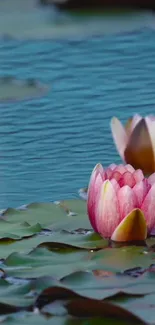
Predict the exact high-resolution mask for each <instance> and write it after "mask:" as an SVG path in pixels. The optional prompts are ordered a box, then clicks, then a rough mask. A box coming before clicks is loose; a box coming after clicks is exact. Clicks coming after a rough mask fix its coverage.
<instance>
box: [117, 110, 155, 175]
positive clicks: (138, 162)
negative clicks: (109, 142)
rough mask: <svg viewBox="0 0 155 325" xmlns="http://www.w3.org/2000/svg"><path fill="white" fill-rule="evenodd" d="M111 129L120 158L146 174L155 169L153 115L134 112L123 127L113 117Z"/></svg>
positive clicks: (154, 123) (154, 127) (154, 118)
mask: <svg viewBox="0 0 155 325" xmlns="http://www.w3.org/2000/svg"><path fill="white" fill-rule="evenodd" d="M111 130H112V134H113V138H114V141H115V144H116V147H117V150H118V152H119V154H120V156H121V157H122V159H123V160H124V161H125V162H127V163H128V164H131V165H132V166H133V167H134V168H136V169H138V168H140V169H142V170H143V172H144V174H146V175H148V174H151V173H153V172H154V171H155V117H152V116H147V117H145V118H142V117H141V116H140V115H138V114H136V115H135V116H134V117H133V118H131V119H130V120H128V122H127V124H126V126H125V127H124V126H123V125H122V123H121V122H120V121H119V120H118V119H117V118H116V117H113V118H112V120H111Z"/></svg>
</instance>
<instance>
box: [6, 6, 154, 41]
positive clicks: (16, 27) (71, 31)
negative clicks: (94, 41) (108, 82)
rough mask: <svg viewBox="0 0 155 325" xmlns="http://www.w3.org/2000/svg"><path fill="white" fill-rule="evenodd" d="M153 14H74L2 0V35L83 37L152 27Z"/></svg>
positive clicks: (42, 37)
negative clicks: (90, 15) (91, 15)
mask: <svg viewBox="0 0 155 325" xmlns="http://www.w3.org/2000/svg"><path fill="white" fill-rule="evenodd" d="M151 23H152V25H153V24H154V19H153V17H152V15H151V14H150V13H148V12H147V13H141V12H126V13H124V15H122V14H120V13H118V15H115V16H114V15H113V14H111V13H108V14H107V13H105V14H104V13H103V14H102V15H100V16H99V15H98V14H96V15H94V16H93V19H92V17H89V16H88V15H84V17H82V16H79V15H78V16H73V15H70V14H64V13H60V12H58V11H57V10H55V9H54V7H51V8H49V7H47V8H46V7H44V8H43V7H42V6H39V4H38V5H37V4H36V0H27V1H20V0H5V1H1V2H0V36H1V37H3V38H4V39H5V40H10V39H12V38H18V39H21V38H22V39H27V38H29V39H47V38H48V39H49V38H64V37H65V38H66V37H67V38H68V37H71V38H72V37H74V38H75V37H78V38H79V37H83V36H89V35H92V34H99V35H103V34H104V35H105V34H111V33H120V32H127V31H133V30H136V29H140V28H144V27H145V26H146V27H148V26H149V25H150V27H151Z"/></svg>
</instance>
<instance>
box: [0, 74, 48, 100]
mask: <svg viewBox="0 0 155 325" xmlns="http://www.w3.org/2000/svg"><path fill="white" fill-rule="evenodd" d="M47 90H48V87H47V86H45V85H42V84H41V83H39V82H38V81H37V80H35V79H26V80H18V79H16V78H14V77H13V76H4V77H3V76H1V77H0V101H18V100H25V99H29V98H35V97H38V96H43V95H44V94H45V93H46V92H47Z"/></svg>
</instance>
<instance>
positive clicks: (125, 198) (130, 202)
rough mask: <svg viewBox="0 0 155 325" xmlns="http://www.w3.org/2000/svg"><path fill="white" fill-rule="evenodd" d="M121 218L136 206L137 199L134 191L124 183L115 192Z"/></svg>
mask: <svg viewBox="0 0 155 325" xmlns="http://www.w3.org/2000/svg"><path fill="white" fill-rule="evenodd" d="M117 197H118V201H119V210H120V216H121V220H122V219H123V218H125V217H126V216H127V215H128V214H129V213H130V212H131V211H132V210H133V209H135V208H136V207H137V200H136V195H135V193H134V191H133V190H132V189H131V188H130V187H129V186H128V185H125V186H123V187H121V188H120V190H119V191H118V193H117Z"/></svg>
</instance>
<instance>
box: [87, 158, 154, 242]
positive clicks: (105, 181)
mask: <svg viewBox="0 0 155 325" xmlns="http://www.w3.org/2000/svg"><path fill="white" fill-rule="evenodd" d="M87 195H88V197H87V211H88V216H89V219H90V223H91V225H92V227H93V229H94V230H95V231H96V232H98V233H99V234H100V235H101V236H103V237H104V238H111V239H112V240H114V241H121V242H126V241H134V240H135V241H136V240H145V239H146V237H147V234H150V233H151V231H152V230H153V228H154V227H155V173H154V174H152V175H151V176H150V177H149V178H148V179H146V178H144V175H143V172H142V171H141V170H140V169H139V170H135V169H134V168H133V167H132V166H131V165H125V166H124V165H115V164H112V165H110V166H109V167H108V168H107V169H106V170H104V168H103V167H102V165H101V164H97V165H96V166H95V168H94V170H93V172H92V175H91V178H90V182H89V186H88V193H87Z"/></svg>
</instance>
